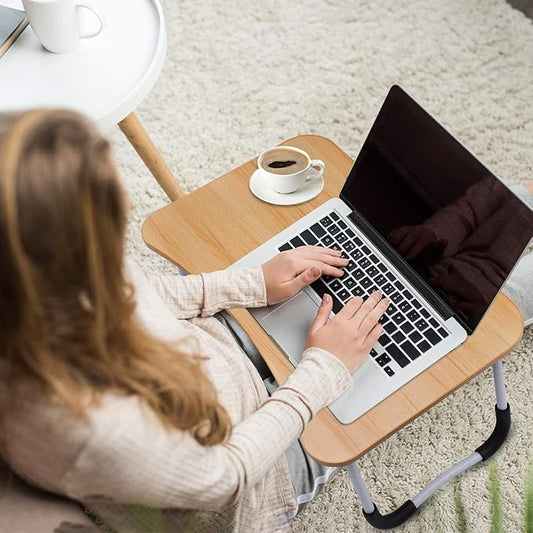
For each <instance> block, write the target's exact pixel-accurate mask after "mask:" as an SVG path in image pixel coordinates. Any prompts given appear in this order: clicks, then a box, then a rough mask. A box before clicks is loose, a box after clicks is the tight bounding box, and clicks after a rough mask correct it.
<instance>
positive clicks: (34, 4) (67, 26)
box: [22, 0, 104, 54]
mask: <svg viewBox="0 0 533 533" xmlns="http://www.w3.org/2000/svg"><path fill="white" fill-rule="evenodd" d="M22 4H23V5H24V10H25V11H26V16H27V17H28V22H29V23H30V26H31V27H32V28H33V31H34V32H35V35H36V36H37V38H38V39H39V41H40V42H41V44H42V45H43V46H44V47H45V48H46V49H47V50H49V51H50V52H54V53H56V54H65V53H67V52H72V51H74V50H75V49H76V48H77V47H78V44H79V42H80V39H88V38H90V37H95V36H96V35H98V34H99V33H100V32H101V31H102V28H103V25H104V24H103V21H102V17H101V16H100V15H99V14H98V13H97V12H96V11H95V9H94V8H92V7H91V6H90V5H89V4H88V3H87V2H78V1H77V0H22ZM82 9H88V10H89V11H91V12H92V13H93V16H95V17H96V19H97V20H98V25H99V27H98V29H97V30H96V31H89V32H81V31H80V29H79V15H80V14H81V10H82Z"/></svg>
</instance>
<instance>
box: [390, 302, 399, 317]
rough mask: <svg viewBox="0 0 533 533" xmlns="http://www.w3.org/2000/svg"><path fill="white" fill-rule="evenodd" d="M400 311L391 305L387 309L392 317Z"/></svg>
mask: <svg viewBox="0 0 533 533" xmlns="http://www.w3.org/2000/svg"><path fill="white" fill-rule="evenodd" d="M397 310H398V309H397V308H396V306H395V305H394V304H389V307H387V314H388V315H390V316H392V315H393V314H394V313H396V311H397Z"/></svg>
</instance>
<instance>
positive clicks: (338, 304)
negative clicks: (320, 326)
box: [332, 295, 344, 314]
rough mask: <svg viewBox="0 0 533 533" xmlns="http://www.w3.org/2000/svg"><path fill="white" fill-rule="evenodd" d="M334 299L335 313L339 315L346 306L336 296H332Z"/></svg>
mask: <svg viewBox="0 0 533 533" xmlns="http://www.w3.org/2000/svg"><path fill="white" fill-rule="evenodd" d="M332 298H333V312H334V313H335V314H337V313H338V312H339V311H340V310H341V309H342V308H343V307H344V304H343V303H342V302H341V301H340V300H339V299H338V298H337V297H336V296H335V295H332Z"/></svg>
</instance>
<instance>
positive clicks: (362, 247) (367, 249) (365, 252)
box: [361, 244, 370, 255]
mask: <svg viewBox="0 0 533 533" xmlns="http://www.w3.org/2000/svg"><path fill="white" fill-rule="evenodd" d="M361 250H363V253H364V254H365V255H369V254H370V248H369V247H368V246H367V245H366V244H363V246H361Z"/></svg>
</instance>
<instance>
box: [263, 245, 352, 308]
mask: <svg viewBox="0 0 533 533" xmlns="http://www.w3.org/2000/svg"><path fill="white" fill-rule="evenodd" d="M347 264H348V259H345V258H343V257H341V253H340V252H339V251H337V250H331V249H329V248H322V247H321V246H300V247H299V248H295V249H294V250H287V251H286V252H281V253H279V254H278V255H276V256H275V257H273V258H272V259H271V260H270V261H267V262H266V263H265V264H264V265H261V268H262V269H263V276H264V278H265V285H266V293H267V303H268V305H271V304H277V303H280V302H283V301H285V300H287V299H288V298H290V297H291V296H294V295H295V294H296V293H297V292H298V291H300V290H301V289H303V288H304V287H305V286H307V285H309V284H310V283H313V281H315V280H317V279H318V278H319V277H320V276H322V275H329V276H336V277H340V276H342V275H343V271H342V270H341V268H342V267H345V266H346V265H347Z"/></svg>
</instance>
